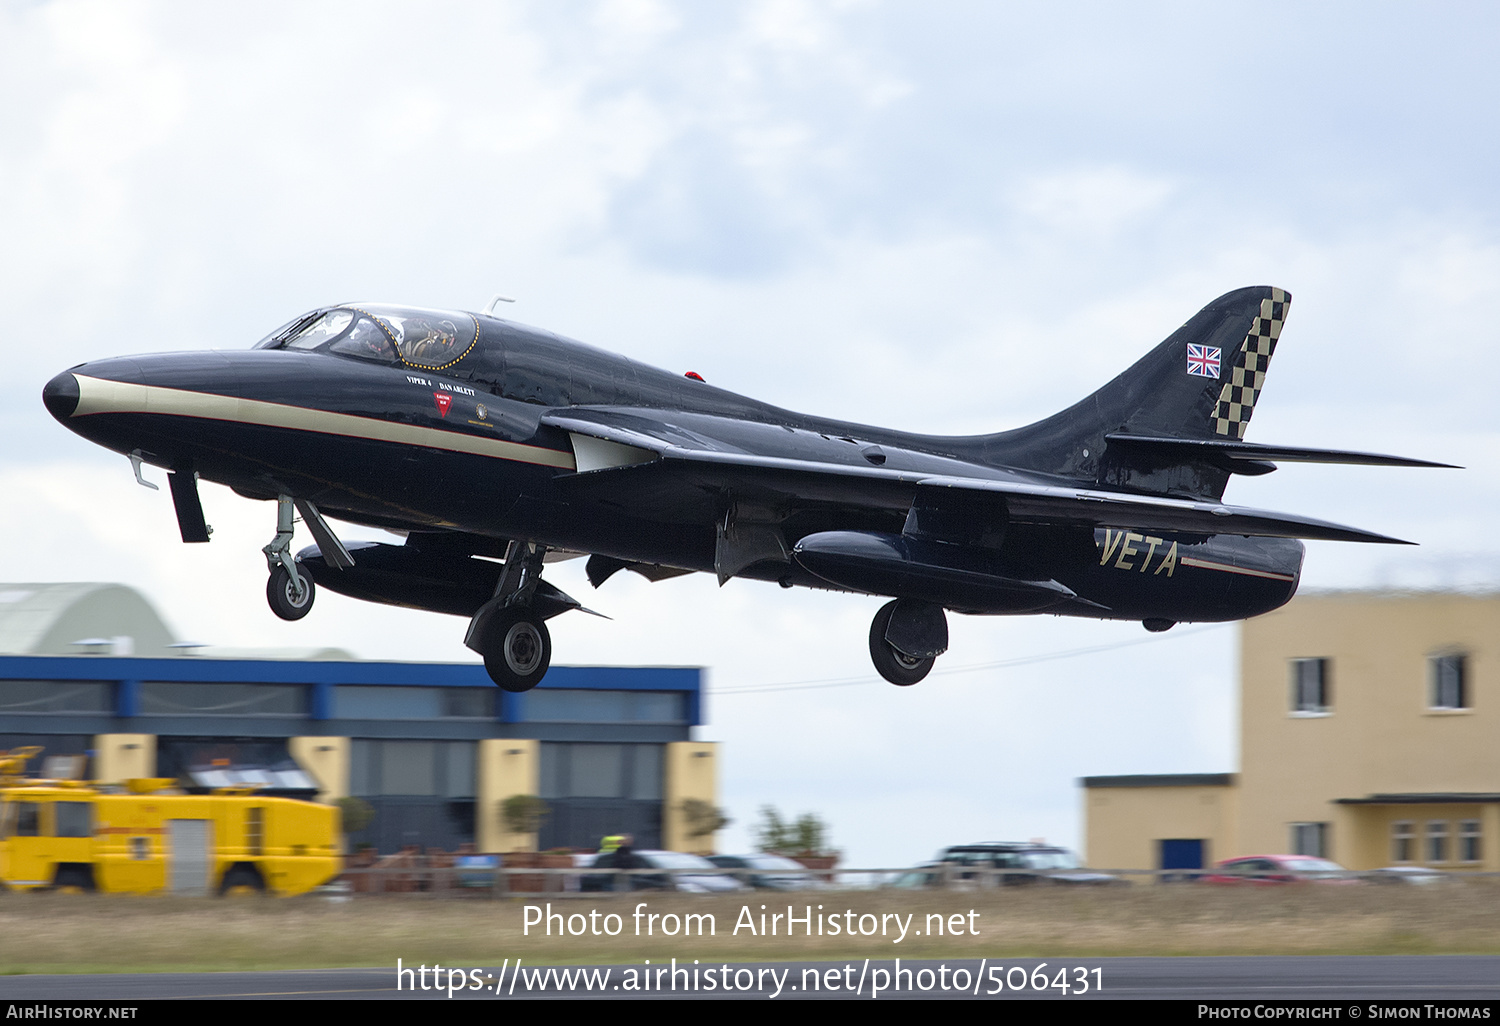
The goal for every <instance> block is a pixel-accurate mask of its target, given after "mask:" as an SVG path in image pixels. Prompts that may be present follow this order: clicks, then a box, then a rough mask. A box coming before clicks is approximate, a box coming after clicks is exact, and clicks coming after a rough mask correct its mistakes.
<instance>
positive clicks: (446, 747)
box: [349, 738, 479, 799]
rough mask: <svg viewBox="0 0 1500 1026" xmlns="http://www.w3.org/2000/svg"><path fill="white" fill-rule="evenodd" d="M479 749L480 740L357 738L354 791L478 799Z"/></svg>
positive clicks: (351, 778) (351, 763)
mask: <svg viewBox="0 0 1500 1026" xmlns="http://www.w3.org/2000/svg"><path fill="white" fill-rule="evenodd" d="M478 750H479V745H478V743H477V742H474V741H385V740H372V739H366V738H355V739H354V743H353V744H352V745H351V746H350V751H349V793H350V794H353V795H356V796H361V797H363V796H371V797H378V796H383V795H409V796H424V797H432V798H449V799H468V798H473V797H474V790H475V773H476V771H477V769H478V761H477V760H478Z"/></svg>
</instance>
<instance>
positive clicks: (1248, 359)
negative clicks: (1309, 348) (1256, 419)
mask: <svg viewBox="0 0 1500 1026" xmlns="http://www.w3.org/2000/svg"><path fill="white" fill-rule="evenodd" d="M1291 303H1292V297H1291V296H1289V295H1287V294H1286V291H1285V290H1283V289H1272V290H1271V297H1270V298H1269V299H1263V300H1261V303H1260V313H1259V315H1258V316H1257V317H1256V318H1255V320H1253V321H1251V322H1250V331H1249V333H1248V334H1246V335H1245V341H1244V344H1243V345H1241V346H1240V349H1239V352H1237V353H1236V354H1235V357H1234V366H1233V367H1232V368H1231V369H1230V372H1229V380H1228V381H1226V382H1224V387H1223V388H1222V389H1220V391H1219V401H1218V403H1217V404H1216V405H1215V407H1214V433H1215V434H1219V435H1227V436H1228V437H1230V438H1233V439H1242V438H1244V437H1245V427H1246V425H1248V424H1249V423H1250V414H1251V413H1253V412H1254V411H1255V400H1256V398H1257V397H1258V396H1259V395H1260V390H1261V389H1262V388H1264V387H1265V384H1266V368H1268V367H1269V366H1270V365H1271V354H1272V353H1274V352H1275V351H1276V340H1277V339H1278V338H1279V337H1280V336H1281V326H1282V325H1283V324H1285V323H1286V311H1287V307H1288V306H1290V305H1291Z"/></svg>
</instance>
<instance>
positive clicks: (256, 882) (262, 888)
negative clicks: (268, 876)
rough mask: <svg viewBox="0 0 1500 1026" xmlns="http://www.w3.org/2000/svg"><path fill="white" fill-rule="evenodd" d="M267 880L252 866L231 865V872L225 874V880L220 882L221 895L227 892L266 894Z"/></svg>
mask: <svg viewBox="0 0 1500 1026" xmlns="http://www.w3.org/2000/svg"><path fill="white" fill-rule="evenodd" d="M265 892H266V882H265V880H263V879H261V875H260V873H259V872H257V871H256V870H255V869H254V867H251V866H231V867H230V869H229V872H227V873H225V874H224V881H223V882H222V883H221V884H219V895H220V897H223V896H224V895H227V894H264V893H265Z"/></svg>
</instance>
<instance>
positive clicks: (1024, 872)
mask: <svg viewBox="0 0 1500 1026" xmlns="http://www.w3.org/2000/svg"><path fill="white" fill-rule="evenodd" d="M938 863H939V865H950V866H951V865H957V866H963V867H973V869H976V870H984V869H999V870H1004V871H1005V872H1004V873H1003V874H992V873H984V872H973V871H964V870H960V871H958V872H957V873H956V874H955V873H954V871H952V870H949V874H950V877H952V876H955V875H956V877H957V879H960V880H975V881H978V882H979V883H981V884H984V885H996V884H998V885H1001V886H1016V885H1020V884H1034V883H1049V884H1063V885H1097V884H1123V883H1125V882H1126V881H1125V880H1123V879H1121V878H1120V877H1118V876H1115V875H1114V874H1112V873H1097V872H1093V871H1091V870H1088V869H1084V868H1083V867H1082V865H1080V864H1079V861H1078V856H1077V855H1075V854H1073V852H1071V851H1069V850H1068V849H1067V848H1060V847H1058V846H1056V845H1051V844H1039V843H1037V842H1036V841H983V842H980V843H977V844H956V845H953V846H952V847H950V848H944V849H943V850H942V851H941V852H940V853H939V854H938Z"/></svg>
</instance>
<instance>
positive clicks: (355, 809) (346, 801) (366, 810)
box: [334, 796, 375, 834]
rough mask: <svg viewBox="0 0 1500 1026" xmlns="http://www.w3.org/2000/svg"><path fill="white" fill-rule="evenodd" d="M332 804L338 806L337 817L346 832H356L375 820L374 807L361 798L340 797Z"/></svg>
mask: <svg viewBox="0 0 1500 1026" xmlns="http://www.w3.org/2000/svg"><path fill="white" fill-rule="evenodd" d="M334 804H335V805H337V806H338V808H339V818H340V819H341V820H342V821H343V828H344V833H346V834H357V833H359V832H360V831H361V830H363V829H364V828H365V827H367V826H369V825H370V824H371V823H373V822H375V807H374V806H372V805H371V804H370V803H369V802H367V801H365V800H364V799H363V798H355V797H352V796H350V797H345V798H340V799H339V800H338V801H336V802H334Z"/></svg>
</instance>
